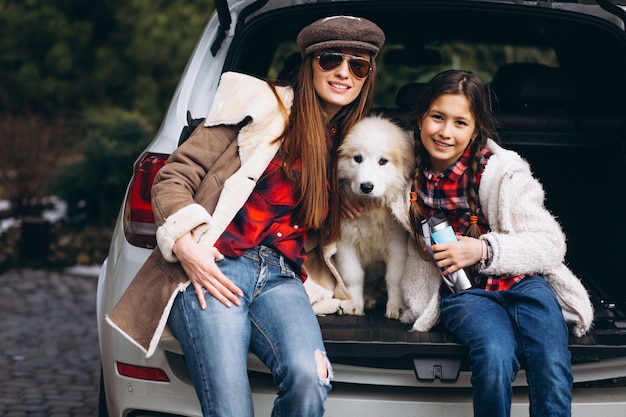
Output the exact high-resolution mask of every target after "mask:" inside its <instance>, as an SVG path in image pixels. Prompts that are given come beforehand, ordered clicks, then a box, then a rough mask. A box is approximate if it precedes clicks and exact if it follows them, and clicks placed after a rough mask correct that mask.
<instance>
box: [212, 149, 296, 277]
mask: <svg viewBox="0 0 626 417" xmlns="http://www.w3.org/2000/svg"><path fill="white" fill-rule="evenodd" d="M299 168H300V167H296V169H299ZM296 180H297V179H296ZM296 180H290V179H289V178H288V177H287V176H286V175H285V171H284V169H283V163H282V161H281V160H280V159H279V158H278V157H276V158H274V160H272V162H271V163H270V164H269V166H268V167H267V169H266V170H265V172H264V173H263V176H262V177H261V178H260V179H259V181H258V183H257V185H256V188H255V189H254V191H253V192H252V194H251V195H250V197H249V198H248V201H246V203H245V204H244V206H243V207H242V208H241V210H239V213H237V215H236V216H235V218H234V219H233V221H232V222H231V223H230V224H229V225H228V227H227V228H226V230H225V231H224V233H223V234H222V236H220V238H219V239H218V241H217V242H216V244H215V247H216V248H217V249H218V250H219V251H220V252H221V253H222V254H224V255H225V256H229V257H237V256H241V255H243V254H244V252H245V251H246V250H248V249H251V248H253V247H255V246H258V245H265V246H270V247H273V248H274V249H276V250H277V251H278V252H280V253H281V254H282V255H283V256H284V257H285V258H286V259H287V260H288V261H289V262H290V263H291V264H292V266H293V267H294V268H295V271H296V272H298V273H299V274H300V277H301V278H302V280H303V281H304V280H305V279H306V273H305V272H304V270H303V269H302V264H303V263H304V260H305V258H306V255H305V252H304V247H303V246H304V239H305V235H306V232H307V229H308V228H307V227H304V226H300V225H298V224H296V223H295V222H294V215H295V211H294V208H295V207H296V203H297V200H296V197H295V192H294V191H295V186H296V182H295V181H296Z"/></svg>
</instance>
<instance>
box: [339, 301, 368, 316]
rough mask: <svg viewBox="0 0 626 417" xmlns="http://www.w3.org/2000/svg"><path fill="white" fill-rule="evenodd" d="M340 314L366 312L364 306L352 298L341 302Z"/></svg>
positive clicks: (361, 313) (360, 313)
mask: <svg viewBox="0 0 626 417" xmlns="http://www.w3.org/2000/svg"><path fill="white" fill-rule="evenodd" d="M338 313H339V314H346V315H350V316H364V315H365V312H364V311H363V307H360V306H357V305H356V304H355V303H354V302H353V301H352V300H342V301H341V303H339V311H338Z"/></svg>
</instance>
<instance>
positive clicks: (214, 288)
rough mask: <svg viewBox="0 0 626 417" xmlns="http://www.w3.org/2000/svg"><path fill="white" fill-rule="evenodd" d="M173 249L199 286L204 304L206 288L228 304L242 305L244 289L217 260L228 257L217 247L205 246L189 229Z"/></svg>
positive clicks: (201, 301)
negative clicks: (224, 272) (223, 271)
mask: <svg viewBox="0 0 626 417" xmlns="http://www.w3.org/2000/svg"><path fill="white" fill-rule="evenodd" d="M173 250H174V254H175V255H176V257H177V258H178V260H179V261H180V264H181V265H182V267H183V269H184V270H185V273H186V274H187V276H188V277H189V279H190V280H191V283H192V285H193V287H194V289H195V290H196V295H197V296H198V301H199V302H200V308H202V309H203V310H204V309H205V308H206V300H205V299H204V292H203V291H202V289H203V288H204V289H206V290H207V292H208V293H209V294H211V295H212V296H213V297H215V298H216V299H217V300H218V301H220V302H221V303H222V304H224V305H225V306H226V307H231V306H232V305H233V304H235V305H237V306H238V305H241V301H240V300H239V298H240V297H243V292H242V291H241V289H239V287H237V286H236V285H235V284H234V283H233V282H232V281H231V280H230V279H228V278H227V277H226V275H224V274H223V273H222V271H221V270H220V268H219V267H218V266H217V265H216V264H215V261H216V260H217V259H222V258H223V257H224V256H223V255H222V254H221V253H220V252H219V251H218V250H217V249H216V248H215V247H211V248H208V247H206V246H202V245H200V244H199V243H196V242H195V241H194V240H193V239H192V238H191V233H187V234H186V235H184V236H182V237H181V238H179V239H178V240H177V241H176V243H175V244H174V248H173Z"/></svg>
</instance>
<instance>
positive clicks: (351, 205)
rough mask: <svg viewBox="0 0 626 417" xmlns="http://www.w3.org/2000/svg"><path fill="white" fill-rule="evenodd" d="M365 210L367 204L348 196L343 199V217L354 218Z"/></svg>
mask: <svg viewBox="0 0 626 417" xmlns="http://www.w3.org/2000/svg"><path fill="white" fill-rule="evenodd" d="M363 210H365V206H364V205H363V204H361V203H358V202H356V201H352V200H349V199H347V198H344V199H342V201H341V217H343V218H346V219H350V220H354V219H356V218H357V217H360V216H361V214H363Z"/></svg>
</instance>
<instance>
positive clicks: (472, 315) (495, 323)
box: [441, 289, 520, 417]
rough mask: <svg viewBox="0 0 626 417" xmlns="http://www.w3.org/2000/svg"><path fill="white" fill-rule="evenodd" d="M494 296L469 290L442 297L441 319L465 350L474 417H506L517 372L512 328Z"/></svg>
mask: <svg viewBox="0 0 626 417" xmlns="http://www.w3.org/2000/svg"><path fill="white" fill-rule="evenodd" d="M495 295H496V294H495V293H493V292H489V291H484V290H480V289H471V290H467V291H463V292H461V293H458V294H454V295H448V296H444V297H443V298H442V300H441V319H442V321H443V323H444V324H445V326H446V327H447V328H448V329H449V330H450V331H451V332H452V333H454V334H455V335H456V336H457V337H458V338H459V340H460V341H461V343H463V345H465V346H466V347H467V348H468V350H469V356H470V366H471V371H472V377H471V382H472V388H473V390H472V395H473V400H474V415H475V416H477V417H478V416H480V417H491V416H493V417H496V416H497V417H508V416H509V415H510V412H511V398H512V388H511V383H512V382H513V380H514V379H515V375H516V373H517V371H518V370H519V368H520V364H519V362H518V360H517V357H516V355H515V351H516V348H517V344H516V339H515V333H514V330H513V324H512V322H511V320H510V319H509V317H508V314H507V311H506V310H505V308H504V307H503V306H502V305H501V303H500V301H499V300H498V298H497V297H496V296H495Z"/></svg>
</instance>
